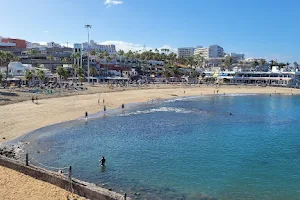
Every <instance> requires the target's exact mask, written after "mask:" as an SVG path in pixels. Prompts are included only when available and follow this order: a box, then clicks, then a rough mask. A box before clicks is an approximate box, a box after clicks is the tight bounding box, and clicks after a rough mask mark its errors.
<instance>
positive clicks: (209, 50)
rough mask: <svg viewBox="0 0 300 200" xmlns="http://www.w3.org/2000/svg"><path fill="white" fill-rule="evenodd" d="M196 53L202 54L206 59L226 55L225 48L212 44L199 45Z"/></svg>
mask: <svg viewBox="0 0 300 200" xmlns="http://www.w3.org/2000/svg"><path fill="white" fill-rule="evenodd" d="M194 55H200V56H202V57H203V58H205V59H208V58H220V57H224V49H223V48H222V47H220V46H219V45H211V46H209V47H206V48H203V47H197V48H196V49H195V51H194Z"/></svg>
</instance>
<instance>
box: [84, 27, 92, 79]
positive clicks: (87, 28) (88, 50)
mask: <svg viewBox="0 0 300 200" xmlns="http://www.w3.org/2000/svg"><path fill="white" fill-rule="evenodd" d="M84 28H86V30H87V33H88V49H87V52H88V82H90V79H89V78H90V31H89V29H90V28H92V25H89V24H86V25H85V26H84Z"/></svg>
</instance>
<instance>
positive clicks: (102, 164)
mask: <svg viewBox="0 0 300 200" xmlns="http://www.w3.org/2000/svg"><path fill="white" fill-rule="evenodd" d="M105 162H106V160H105V158H104V156H102V159H101V160H100V163H101V166H102V167H104V166H105Z"/></svg>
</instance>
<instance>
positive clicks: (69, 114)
mask: <svg viewBox="0 0 300 200" xmlns="http://www.w3.org/2000/svg"><path fill="white" fill-rule="evenodd" d="M216 90H219V94H218V95H223V94H224V93H225V95H230V94H244V95H251V94H258V95H259V94H262V95H263V94H265V95H268V94H272V96H273V95H274V94H275V95H300V90H298V89H291V88H277V87H275V88H273V87H255V86H254V87H249V86H221V87H217V88H216V87H214V86H204V87H197V86H195V87H180V86H178V87H176V88H159V89H135V90H125V91H115V92H108V93H101V95H99V93H94V94H79V95H71V96H65V97H58V98H48V99H40V100H39V103H38V104H34V103H32V102H31V101H30V100H29V101H23V102H19V103H13V104H7V105H2V106H0V145H1V144H3V142H8V141H11V140H13V139H16V138H19V137H22V136H24V135H25V134H30V133H31V132H33V131H35V130H37V129H40V128H43V127H47V126H51V125H54V124H57V123H63V122H66V121H71V120H74V119H78V118H80V117H83V116H84V113H85V112H86V111H87V112H88V113H89V115H93V114H95V113H97V112H99V111H100V112H101V111H102V110H103V107H104V106H103V104H102V99H103V98H104V99H105V106H106V107H107V108H108V109H116V108H120V106H121V104H122V103H124V104H125V108H126V105H129V104H130V103H137V104H138V103H143V102H144V103H145V102H147V101H149V100H151V99H156V100H168V99H170V100H172V99H176V98H181V97H195V96H201V95H202V96H207V95H216V94H215V93H216ZM275 91H276V92H275ZM99 98H100V100H101V101H100V102H101V103H100V105H99V104H98V99H99ZM3 138H5V139H3ZM19 176H20V174H19V173H18V172H16V171H13V170H8V169H6V168H3V167H2V168H1V167H0V177H1V178H0V180H1V181H0V185H5V187H3V188H2V190H0V196H1V195H3V194H5V196H7V197H8V199H24V198H25V199H38V198H37V196H41V195H43V194H45V193H49V188H52V187H53V185H51V184H48V183H45V182H41V181H37V180H35V179H32V178H31V177H29V176H26V175H21V176H23V179H24V181H26V183H27V184H28V185H27V187H26V190H30V192H29V196H28V195H27V196H26V197H24V196H20V194H19V191H20V190H23V189H21V188H20V187H19V184H20V183H19V182H18V181H17V180H18V179H17V178H11V177H19ZM22 188H24V187H22ZM50 190H51V189H50ZM16 191H18V192H16ZM51 191H52V190H51ZM21 193H22V192H21ZM30 193H33V194H35V197H32V196H31V195H30ZM65 194H66V191H65V190H63V189H57V191H56V192H55V194H51V195H55V196H57V197H59V196H62V195H65ZM52 197H53V196H52ZM50 199H51V198H50ZM57 199H58V198H57ZM45 200H48V199H47V198H45Z"/></svg>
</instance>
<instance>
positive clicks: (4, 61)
mask: <svg viewBox="0 0 300 200" xmlns="http://www.w3.org/2000/svg"><path fill="white" fill-rule="evenodd" d="M17 60H18V58H17V57H16V56H15V55H14V54H13V53H11V52H8V51H0V66H3V65H4V66H6V76H5V80H6V81H7V78H8V72H9V70H8V65H9V63H10V62H13V61H17Z"/></svg>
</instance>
